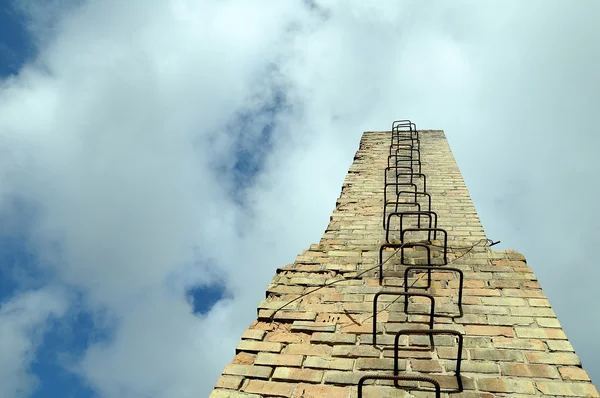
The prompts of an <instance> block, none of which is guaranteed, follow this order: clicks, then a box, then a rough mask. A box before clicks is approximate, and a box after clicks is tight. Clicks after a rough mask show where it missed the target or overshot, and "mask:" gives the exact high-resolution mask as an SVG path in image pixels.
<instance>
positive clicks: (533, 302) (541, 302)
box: [527, 298, 550, 307]
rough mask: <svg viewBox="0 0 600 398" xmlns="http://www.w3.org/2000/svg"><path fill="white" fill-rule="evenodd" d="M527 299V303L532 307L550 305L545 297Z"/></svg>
mask: <svg viewBox="0 0 600 398" xmlns="http://www.w3.org/2000/svg"><path fill="white" fill-rule="evenodd" d="M527 301H529V305H530V306H532V307H550V303H549V302H548V299H545V298H532V299H529V300H527Z"/></svg>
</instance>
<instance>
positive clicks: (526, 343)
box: [492, 337, 546, 351]
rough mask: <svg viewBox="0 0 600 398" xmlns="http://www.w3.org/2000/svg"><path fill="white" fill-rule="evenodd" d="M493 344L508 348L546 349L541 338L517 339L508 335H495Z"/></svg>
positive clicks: (497, 346)
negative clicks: (507, 336)
mask: <svg viewBox="0 0 600 398" xmlns="http://www.w3.org/2000/svg"><path fill="white" fill-rule="evenodd" d="M492 344H493V345H494V347H496V348H508V349H513V350H535V351H545V350H546V347H545V346H544V343H543V342H541V341H540V340H532V339H517V338H506V337H493V338H492Z"/></svg>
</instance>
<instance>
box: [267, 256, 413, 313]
mask: <svg viewBox="0 0 600 398" xmlns="http://www.w3.org/2000/svg"><path fill="white" fill-rule="evenodd" d="M403 247H404V244H402V246H401V247H399V248H397V249H396V250H395V251H394V253H392V255H391V256H390V257H388V258H387V259H386V260H385V261H384V262H382V263H381V265H382V266H383V265H384V264H385V263H387V262H388V261H390V259H391V258H392V257H394V256H395V255H396V254H397V253H398V252H399V251H400V249H401V248H403ZM379 265H380V264H377V265H376V266H374V267H371V268H369V269H367V270H365V271H363V272H361V273H360V274H357V275H355V276H353V277H351V278H342V279H338V280H336V281H332V282H329V283H326V284H324V285H323V286H319V287H318V288H316V289H314V290H311V291H310V292H305V293H303V294H301V295H300V296H298V297H296V298H295V299H292V300H290V301H288V302H287V303H285V304H284V305H282V306H281V307H279V308H277V309H276V310H275V311H274V312H273V313H272V314H271V316H270V317H269V320H270V321H273V319H274V317H275V314H277V312H279V311H280V310H282V309H284V308H285V307H287V306H288V305H290V304H292V303H293V302H295V301H297V300H300V299H301V298H303V297H306V296H308V295H309V294H312V293H314V292H316V291H318V290H321V289H323V288H324V287H328V286H331V285H334V284H336V283H339V282H344V281H350V280H353V279H358V278H360V277H361V276H363V275H364V274H366V273H367V272H369V271H373V270H374V269H375V268H379Z"/></svg>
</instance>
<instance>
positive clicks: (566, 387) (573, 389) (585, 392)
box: [535, 381, 599, 397]
mask: <svg viewBox="0 0 600 398" xmlns="http://www.w3.org/2000/svg"><path fill="white" fill-rule="evenodd" d="M535 385H536V386H537V388H538V389H539V390H540V391H541V392H542V393H544V394H547V395H563V396H567V397H597V396H599V394H598V390H596V388H595V387H594V385H593V384H591V383H565V382H556V381H536V382H535Z"/></svg>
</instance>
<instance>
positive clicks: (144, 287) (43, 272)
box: [0, 0, 600, 398]
mask: <svg viewBox="0 0 600 398" xmlns="http://www.w3.org/2000/svg"><path fill="white" fill-rule="evenodd" d="M599 13H600V3H599V2H597V1H595V0H579V1H577V2H572V1H560V0H554V1H552V2H547V1H535V0H530V1H528V2H521V1H502V2H500V1H493V0H489V1H486V2H480V1H463V0H455V1H452V2H450V1H432V0H426V1H420V0H419V1H416V0H415V1H397V0H389V1H373V2H364V1H362V0H357V1H351V0H304V1H299V0H298V1H296V0H289V1H285V2H283V1H281V2H272V1H268V0H244V1H241V0H206V1H191V0H173V1H158V0H143V1H142V0H129V1H117V0H103V1H96V0H88V1H85V0H63V1H59V0H0V353H1V355H0V396H2V397H35V398H46V397H55V396H64V397H69V398H79V397H85V398H88V397H102V398H104V397H106V398H113V397H115V398H116V397H123V398H138V397H157V398H162V397H165V398H166V397H183V398H185V397H199V396H207V395H208V393H209V391H210V390H211V389H212V387H213V385H214V383H215V381H216V379H217V377H218V375H219V374H220V373H221V371H222V369H223V367H224V366H225V364H226V363H228V362H230V361H231V359H232V358H233V356H234V350H235V346H236V344H237V342H238V341H239V338H240V336H241V333H242V332H243V330H244V329H246V328H247V327H248V326H249V324H250V323H251V322H252V321H253V320H254V319H255V317H256V306H257V304H258V303H259V301H260V300H261V299H262V298H263V297H264V291H265V288H266V286H267V285H268V284H269V282H270V280H271V278H272V277H273V275H274V272H275V269H276V268H277V267H281V266H283V265H285V264H289V263H291V262H293V261H294V258H295V256H296V255H297V254H299V253H301V252H302V250H304V249H306V248H307V247H308V246H309V245H310V244H311V243H316V242H318V241H319V239H320V237H321V235H322V233H323V231H324V229H325V227H326V226H327V223H328V221H329V215H330V214H331V212H332V211H333V209H334V206H335V200H336V198H337V197H338V196H339V193H340V189H341V185H342V182H343V179H344V176H345V175H346V173H347V170H348V167H349V166H350V164H351V162H352V159H353V156H354V153H355V152H356V150H357V149H358V144H359V140H360V137H361V134H362V132H363V131H369V130H386V129H389V127H390V124H391V122H392V121H393V120H398V119H411V120H413V121H415V122H416V123H417V126H418V127H419V128H427V129H443V130H444V131H445V132H446V135H447V138H448V140H449V143H450V146H451V148H452V151H453V153H454V155H455V157H456V159H457V162H458V164H459V167H460V169H461V171H462V173H463V177H464V178H465V181H466V184H467V187H468V189H469V191H470V193H471V196H472V198H473V201H474V203H475V206H476V209H477V211H478V213H479V215H480V218H481V221H482V223H483V226H484V229H485V231H486V233H487V235H488V237H489V238H491V239H494V240H500V241H501V242H502V243H501V244H500V245H498V246H497V248H499V249H515V250H518V251H520V252H522V253H523V254H524V255H525V256H526V257H527V262H528V264H529V265H530V266H531V267H532V268H533V270H534V272H535V273H536V275H537V276H538V278H539V280H540V281H541V283H542V286H543V288H544V290H545V292H546V294H547V295H548V297H549V300H550V303H551V304H552V306H553V307H554V309H555V311H556V313H557V315H558V318H559V320H560V321H561V323H562V325H563V328H564V329H565V331H566V333H567V335H568V336H569V338H570V340H571V342H572V343H573V345H574V347H575V349H576V352H577V353H578V354H579V356H580V358H581V359H582V361H583V364H584V367H585V368H586V369H587V370H588V372H589V373H590V374H591V376H592V379H593V380H599V379H600V360H598V358H600V345H598V344H597V343H596V336H598V335H600V308H599V307H598V306H596V305H594V303H595V299H596V294H595V293H596V290H597V288H596V285H597V283H596V281H597V280H598V278H599V277H600V268H599V267H597V266H596V251H595V245H596V244H597V243H594V242H595V239H597V238H598V235H599V233H598V228H597V227H598V226H599V225H600V215H599V214H600V208H599V207H600V205H599V204H598V203H600V200H598V196H599V192H600V179H598V178H597V175H598V172H600V160H598V156H597V152H598V148H600V138H599V135H598V134H597V126H598V122H597V119H596V116H597V107H598V104H600V73H599V72H598V71H600V47H599V46H598V45H597V42H598V40H600V26H598V24H597V23H596V22H597V21H596V19H597V15H599Z"/></svg>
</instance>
